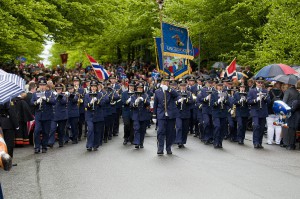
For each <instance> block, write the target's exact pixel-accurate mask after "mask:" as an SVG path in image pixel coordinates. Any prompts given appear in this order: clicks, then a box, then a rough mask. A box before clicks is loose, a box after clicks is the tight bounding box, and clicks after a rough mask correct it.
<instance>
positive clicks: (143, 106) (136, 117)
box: [130, 83, 150, 149]
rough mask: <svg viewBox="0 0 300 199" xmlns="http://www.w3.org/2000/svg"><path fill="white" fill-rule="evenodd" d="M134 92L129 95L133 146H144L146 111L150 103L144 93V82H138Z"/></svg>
mask: <svg viewBox="0 0 300 199" xmlns="http://www.w3.org/2000/svg"><path fill="white" fill-rule="evenodd" d="M136 90H137V91H136V92H135V94H134V95H132V96H131V97H130V107H131V108H132V120H133V130H134V141H133V144H134V145H135V148H136V149H138V148H144V138H145V134H146V129H147V123H146V122H147V120H149V118H148V116H147V114H146V112H147V108H148V107H149V105H150V98H149V96H148V94H146V93H144V84H142V83H139V84H138V85H137V86H136Z"/></svg>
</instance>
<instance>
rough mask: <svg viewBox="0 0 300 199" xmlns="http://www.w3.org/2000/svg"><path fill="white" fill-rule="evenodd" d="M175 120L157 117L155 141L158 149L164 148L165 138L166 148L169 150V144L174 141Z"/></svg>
mask: <svg viewBox="0 0 300 199" xmlns="http://www.w3.org/2000/svg"><path fill="white" fill-rule="evenodd" d="M175 121H176V119H175V118H174V119H159V120H157V123H158V130H157V141H158V150H159V151H163V150H164V144H165V140H166V150H167V151H170V150H171V146H172V144H173V143H174V141H175V135H176V132H175Z"/></svg>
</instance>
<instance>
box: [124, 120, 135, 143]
mask: <svg viewBox="0 0 300 199" xmlns="http://www.w3.org/2000/svg"><path fill="white" fill-rule="evenodd" d="M123 123H124V139H126V140H128V141H130V142H133V138H134V135H133V134H134V132H133V120H132V119H131V118H130V117H123Z"/></svg>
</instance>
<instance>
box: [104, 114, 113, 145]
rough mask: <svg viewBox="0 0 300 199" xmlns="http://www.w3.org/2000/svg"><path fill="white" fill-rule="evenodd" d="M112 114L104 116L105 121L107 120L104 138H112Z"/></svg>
mask: <svg viewBox="0 0 300 199" xmlns="http://www.w3.org/2000/svg"><path fill="white" fill-rule="evenodd" d="M112 118H113V116H112V115H107V116H106V117H105V118H104V122H105V127H104V140H107V138H111V137H112V124H113V122H112Z"/></svg>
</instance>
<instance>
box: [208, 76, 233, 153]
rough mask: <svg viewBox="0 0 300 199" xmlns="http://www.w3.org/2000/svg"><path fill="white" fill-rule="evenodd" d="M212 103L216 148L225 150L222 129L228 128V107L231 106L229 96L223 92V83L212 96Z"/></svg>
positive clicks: (220, 83) (218, 85)
mask: <svg viewBox="0 0 300 199" xmlns="http://www.w3.org/2000/svg"><path fill="white" fill-rule="evenodd" d="M211 103H212V105H213V106H212V118H213V126H214V130H213V132H214V148H216V149H218V148H223V146H222V141H223V138H224V131H223V130H221V128H222V127H225V126H227V121H226V118H227V113H228V111H227V106H228V105H229V101H228V94H227V93H226V92H224V91H223V82H222V81H220V82H219V83H218V84H217V90H216V91H214V92H213V93H212V95H211Z"/></svg>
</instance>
